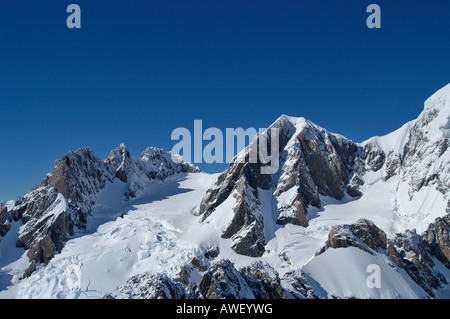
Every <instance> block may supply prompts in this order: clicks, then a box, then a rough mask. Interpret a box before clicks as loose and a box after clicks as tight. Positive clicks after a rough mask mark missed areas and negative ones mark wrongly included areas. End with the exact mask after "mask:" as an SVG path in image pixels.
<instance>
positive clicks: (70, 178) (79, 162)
mask: <svg viewBox="0 0 450 319" xmlns="http://www.w3.org/2000/svg"><path fill="white" fill-rule="evenodd" d="M189 172H200V170H199V169H198V168H197V167H196V166H194V165H192V164H190V163H186V162H183V161H181V160H180V161H177V162H174V161H173V160H172V156H171V154H170V153H168V152H166V151H164V150H160V149H156V148H148V149H146V150H145V151H144V152H143V153H142V155H141V158H135V157H132V156H131V155H130V153H129V152H128V150H127V149H126V147H125V145H123V144H121V145H120V146H119V147H118V148H116V149H115V150H113V151H112V152H111V153H110V154H109V156H108V158H107V159H106V160H105V161H102V160H101V159H100V158H98V157H97V156H96V155H95V154H94V152H93V151H92V149H90V148H81V149H79V150H77V151H75V152H73V151H70V152H69V153H67V154H66V155H64V156H63V157H62V158H61V159H60V160H56V161H55V164H54V166H53V169H52V170H51V172H50V173H48V174H47V175H46V176H45V177H44V178H43V179H42V182H41V184H40V185H39V186H38V187H33V188H32V189H31V190H30V191H29V192H28V193H26V194H25V195H24V196H22V197H20V198H18V199H17V200H16V201H15V202H14V204H13V205H9V206H7V205H6V204H1V206H0V235H1V236H5V235H6V234H7V232H8V231H9V229H10V228H11V223H12V222H18V221H21V222H22V223H23V224H24V226H23V229H22V230H21V232H20V234H19V238H18V241H17V243H16V246H17V247H20V248H24V249H27V250H28V252H27V256H28V258H29V260H30V267H29V268H28V270H27V271H26V275H30V274H31V273H32V272H33V271H34V270H35V269H36V264H37V263H47V262H48V261H49V260H50V259H51V258H53V256H54V255H55V254H56V253H58V252H60V251H61V249H62V248H63V247H64V244H65V242H66V240H67V238H68V236H71V235H73V234H74V231H75V229H76V228H78V229H80V228H84V227H85V224H86V222H87V220H88V218H89V216H90V215H91V214H92V206H93V205H94V204H95V201H96V196H97V193H98V192H99V191H100V190H102V189H103V188H105V186H106V184H107V183H113V182H115V181H116V179H117V180H120V181H121V182H126V183H127V184H128V190H127V191H126V193H125V194H124V196H125V197H126V198H128V199H129V198H132V197H134V196H135V195H136V193H137V191H138V190H139V189H142V188H143V186H142V185H140V184H139V183H138V182H135V181H134V180H145V178H147V179H148V180H151V179H159V180H161V181H162V180H164V179H166V178H168V177H170V176H172V175H174V174H178V173H189ZM140 176H145V178H144V179H143V178H137V177H140Z"/></svg>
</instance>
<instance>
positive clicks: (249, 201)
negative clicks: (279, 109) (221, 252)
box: [199, 85, 450, 256]
mask: <svg viewBox="0 0 450 319" xmlns="http://www.w3.org/2000/svg"><path fill="white" fill-rule="evenodd" d="M449 91H450V86H449V85H448V86H447V87H445V88H443V89H441V90H440V91H438V92H437V93H436V94H434V95H433V96H432V97H430V98H429V99H428V100H427V101H426V102H425V109H424V111H423V112H422V113H421V114H420V116H419V117H418V118H417V119H416V120H414V121H411V122H409V123H407V124H406V125H405V126H403V127H402V128H401V129H399V130H398V131H396V132H394V133H391V134H389V135H388V136H385V137H374V138H371V139H369V140H368V141H366V142H363V143H355V142H353V141H351V140H349V139H347V138H345V137H343V136H341V135H339V134H333V133H330V132H328V131H327V130H325V129H323V128H321V127H319V126H318V125H315V124H313V123H311V122H310V121H308V120H306V119H304V118H293V117H289V116H286V115H283V116H281V117H280V118H279V119H277V120H276V121H275V123H273V124H272V125H271V126H270V127H269V128H268V130H267V131H266V132H265V134H267V135H268V143H269V144H270V143H271V137H270V131H271V129H272V128H277V129H278V130H279V132H280V133H279V159H278V160H279V165H280V170H279V171H277V172H276V173H274V174H272V175H269V174H266V175H264V174H261V173H260V166H261V164H260V163H251V162H250V161H249V152H250V151H251V150H252V149H254V148H256V147H257V145H258V138H259V137H258V136H257V137H256V138H255V139H254V140H253V141H252V142H251V144H250V145H249V146H248V147H247V148H246V149H245V150H243V151H242V152H241V153H240V154H238V155H237V156H236V157H235V158H234V159H233V160H232V161H231V163H230V164H229V167H228V169H227V170H226V171H225V172H223V173H222V174H221V175H220V176H219V178H218V179H217V182H216V184H215V185H214V187H213V188H211V189H210V190H208V192H207V194H206V196H205V197H204V198H203V200H202V202H201V204H200V208H199V214H200V215H202V216H203V218H202V220H203V221H205V220H207V219H208V218H209V216H210V215H211V214H213V212H214V211H215V210H216V209H218V208H219V207H220V205H222V203H224V202H225V201H227V199H229V200H232V199H231V198H235V202H236V203H235V204H231V206H232V209H233V211H234V214H233V217H232V219H231V220H230V222H229V224H228V226H227V228H226V229H224V231H223V234H222V236H223V237H224V238H232V239H233V249H234V250H235V251H236V252H237V253H239V254H244V255H248V256H262V254H263V253H264V246H265V243H266V242H267V239H266V236H267V233H266V234H265V233H264V225H265V224H271V223H272V222H273V220H272V219H275V220H276V223H277V224H279V225H284V224H287V223H290V224H294V225H301V226H305V227H307V226H308V210H310V209H314V208H321V207H322V199H323V198H332V199H336V200H341V199H343V198H344V197H345V196H350V197H353V198H358V197H359V196H362V195H363V194H364V192H365V190H366V189H367V188H368V187H370V184H373V183H374V182H376V181H377V180H380V179H381V180H382V181H385V182H386V181H388V180H389V179H391V178H392V177H394V176H397V177H398V178H399V182H398V185H397V187H396V190H395V192H396V193H395V197H394V200H395V201H396V207H394V209H397V210H398V209H400V210H401V211H398V213H399V214H408V215H414V213H413V212H415V211H417V210H418V207H420V205H421V204H422V205H423V204H424V203H423V201H424V199H423V197H422V196H420V195H417V194H418V193H419V192H420V191H421V189H422V188H424V187H426V186H434V187H435V188H436V190H437V191H438V192H440V193H441V195H442V196H443V197H445V198H446V200H447V208H446V209H447V211H448V210H449V207H450V203H449V202H448V189H449V185H450V150H449V149H448V146H449V136H450V133H449V132H450V131H449V128H450V120H449V117H450V98H449V96H450V93H449ZM242 159H245V160H244V161H243V160H242ZM265 191H269V193H270V194H269V195H268V196H269V197H270V198H269V201H270V202H271V205H272V206H271V207H267V205H266V207H262V206H263V204H262V203H261V198H262V197H264V196H267V195H265V194H264V193H265ZM416 195H417V196H416ZM405 197H406V199H405ZM415 197H417V198H416V200H415ZM266 202H267V199H266ZM432 202H433V199H432V198H425V205H432V204H433V203H432ZM400 206H401V208H399V207H400ZM422 207H423V206H422ZM444 209H445V207H444ZM264 210H269V212H266V213H264ZM442 213H444V210H443V209H441V212H440V214H442ZM427 222H428V223H430V222H432V219H429V220H428V221H427Z"/></svg>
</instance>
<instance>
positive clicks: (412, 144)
mask: <svg viewBox="0 0 450 319" xmlns="http://www.w3.org/2000/svg"><path fill="white" fill-rule="evenodd" d="M272 128H277V129H278V130H279V141H278V142H279V143H278V145H279V158H278V160H279V170H278V171H277V172H275V173H273V174H261V170H260V168H261V166H262V165H264V164H261V163H253V162H251V161H250V160H249V153H250V151H251V150H252V149H253V148H254V147H256V145H257V143H258V139H259V138H261V137H260V135H257V136H255V138H254V139H253V140H252V141H251V142H250V144H249V145H248V146H247V147H246V148H245V149H244V150H242V151H241V152H239V153H238V154H237V155H236V157H235V158H234V159H233V160H232V161H231V162H230V163H229V165H228V168H227V169H226V170H225V171H224V172H223V173H220V174H206V173H204V172H201V170H200V169H199V168H198V167H196V166H195V165H193V164H191V163H188V162H186V161H184V160H183V159H182V157H180V156H178V155H176V154H172V153H171V152H167V151H164V150H162V149H157V148H154V147H149V148H147V149H146V150H145V151H144V152H142V154H141V155H140V156H139V157H135V156H132V155H131V154H130V152H129V151H128V150H127V148H126V147H125V145H123V144H121V145H120V146H119V147H118V148H116V149H114V150H113V151H111V152H110V154H109V155H108V157H107V158H106V159H104V160H102V159H100V158H99V157H98V156H97V155H95V153H94V151H93V150H92V149H90V148H82V149H79V150H77V151H70V152H69V153H67V154H66V155H64V156H63V157H62V158H61V159H60V160H57V161H55V164H54V166H53V169H52V170H51V172H49V173H48V174H47V175H46V176H45V177H44V178H43V179H42V181H41V183H40V184H39V186H36V187H33V188H32V189H31V190H30V191H28V192H27V193H26V194H25V195H24V196H21V197H19V198H17V199H16V200H11V201H7V202H6V203H2V204H0V235H1V241H0V298H201V299H203V298H208V299H209V298H213V299H215V298H271V299H273V298H449V297H450V290H449V285H448V283H449V280H450V236H449V229H450V201H449V195H450V193H449V186H450V163H449V161H450V149H449V138H450V84H449V85H447V86H445V87H443V88H442V89H440V90H439V91H437V92H436V93H435V94H433V95H432V96H431V97H430V98H428V99H427V100H426V101H425V103H424V109H423V111H422V113H421V114H420V115H419V116H418V117H417V119H415V120H413V121H410V122H408V123H406V124H405V125H403V126H402V127H401V128H399V129H398V130H396V131H394V132H392V133H390V134H388V135H385V136H381V137H378V136H377V137H372V138H370V139H368V140H367V141H364V142H362V143H356V142H354V141H352V140H350V139H347V138H346V137H344V136H342V135H340V134H336V133H331V132H329V131H327V130H326V129H324V128H322V127H320V126H318V125H316V124H314V123H312V122H310V121H309V120H307V119H305V118H301V117H291V116H287V115H282V116H280V117H279V118H278V119H277V120H276V121H275V122H274V123H273V124H272V125H271V126H270V127H269V128H268V130H267V131H266V132H265V133H263V134H266V135H267V137H268V142H269V143H271V136H270V132H271V129H272ZM373 265H375V266H376V267H375V268H376V269H377V270H378V272H379V278H378V279H379V283H378V284H379V285H377V287H373V286H371V285H370V284H368V280H369V278H371V277H370V276H371V274H372V272H371V271H370V269H374V268H373Z"/></svg>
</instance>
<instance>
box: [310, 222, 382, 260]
mask: <svg viewBox="0 0 450 319" xmlns="http://www.w3.org/2000/svg"><path fill="white" fill-rule="evenodd" d="M386 245H387V237H386V234H385V233H384V231H382V230H381V229H379V228H378V227H377V226H376V225H375V224H374V223H373V222H372V221H370V220H367V219H360V220H358V221H357V222H356V223H355V224H351V225H339V226H334V227H332V228H331V230H330V233H329V234H328V240H327V241H326V242H325V245H324V246H323V247H322V248H321V249H320V250H319V251H318V252H317V253H316V256H317V255H320V254H322V253H324V252H325V251H326V250H328V249H329V248H346V247H357V248H359V249H362V250H364V251H366V252H368V253H370V254H371V253H372V251H371V250H373V251H378V250H380V249H382V250H384V249H386Z"/></svg>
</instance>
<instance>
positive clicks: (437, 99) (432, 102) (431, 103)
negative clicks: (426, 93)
mask: <svg viewBox="0 0 450 319" xmlns="http://www.w3.org/2000/svg"><path fill="white" fill-rule="evenodd" d="M431 108H435V109H439V110H441V109H446V110H450V83H449V84H447V85H446V86H444V87H443V88H441V89H440V90H438V91H437V92H436V93H434V94H433V95H432V96H430V97H429V98H428V99H427V100H426V101H425V110H426V109H431Z"/></svg>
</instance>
